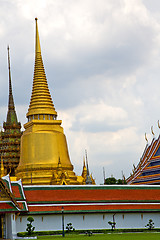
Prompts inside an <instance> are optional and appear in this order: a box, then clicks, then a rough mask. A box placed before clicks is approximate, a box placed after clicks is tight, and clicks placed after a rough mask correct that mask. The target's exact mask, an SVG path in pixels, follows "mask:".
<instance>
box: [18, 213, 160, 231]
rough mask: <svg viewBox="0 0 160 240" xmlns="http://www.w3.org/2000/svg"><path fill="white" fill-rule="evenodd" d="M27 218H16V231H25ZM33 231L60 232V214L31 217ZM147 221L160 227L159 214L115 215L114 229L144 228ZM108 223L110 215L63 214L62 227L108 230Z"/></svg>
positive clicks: (111, 215)
mask: <svg viewBox="0 0 160 240" xmlns="http://www.w3.org/2000/svg"><path fill="white" fill-rule="evenodd" d="M27 217H28V216H18V218H17V220H16V231H17V232H24V231H26V226H27ZM32 217H33V218H34V222H33V224H32V225H33V226H35V231H49V230H62V216H61V215H60V214H54V215H53V214H51V215H32ZM149 219H152V220H153V222H154V223H155V227H160V213H116V214H115V222H116V228H144V227H145V225H146V224H147V223H148V221H149ZM108 221H113V214H111V213H94V214H88V213H86V214H65V216H64V222H65V223H64V226H65V227H66V225H67V223H70V222H71V223H72V225H73V227H74V228H75V229H86V230H87V229H109V228H110V226H109V224H108Z"/></svg>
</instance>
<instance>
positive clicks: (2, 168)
mask: <svg viewBox="0 0 160 240" xmlns="http://www.w3.org/2000/svg"><path fill="white" fill-rule="evenodd" d="M3 176H4V165H3V159H2V156H1V174H0V178H2V177H3Z"/></svg>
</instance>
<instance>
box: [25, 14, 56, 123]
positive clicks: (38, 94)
mask: <svg viewBox="0 0 160 240" xmlns="http://www.w3.org/2000/svg"><path fill="white" fill-rule="evenodd" d="M35 21H36V46H35V65H34V77H33V87H32V96H31V100H30V105H29V109H28V113H27V117H28V120H29V121H30V120H31V119H42V120H43V119H49V120H50V119H51V120H54V119H56V117H57V112H56V111H55V108H54V105H53V102H52V98H51V95H50V92H49V88H48V83H47V79H46V74H45V69H44V66H43V60H42V55H41V47H40V41H39V33H38V24H37V18H35ZM48 116H49V117H48Z"/></svg>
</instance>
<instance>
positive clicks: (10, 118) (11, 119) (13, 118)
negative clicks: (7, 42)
mask: <svg viewBox="0 0 160 240" xmlns="http://www.w3.org/2000/svg"><path fill="white" fill-rule="evenodd" d="M7 50H8V71H9V101H8V112H7V120H6V124H8V125H11V124H13V123H16V124H17V123H18V121H17V115H16V111H15V106H14V100H13V94H12V82H11V68H10V55H9V46H8V47H7Z"/></svg>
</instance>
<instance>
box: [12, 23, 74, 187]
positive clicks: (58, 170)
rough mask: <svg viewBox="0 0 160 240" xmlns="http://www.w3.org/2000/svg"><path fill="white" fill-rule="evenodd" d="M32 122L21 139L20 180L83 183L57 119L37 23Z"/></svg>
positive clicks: (36, 182)
mask: <svg viewBox="0 0 160 240" xmlns="http://www.w3.org/2000/svg"><path fill="white" fill-rule="evenodd" d="M27 118H28V123H26V124H25V125H24V127H25V131H24V133H23V136H22V138H21V156H20V163H19V166H18V168H17V171H16V176H17V178H21V179H22V182H23V184H79V182H78V181H77V177H76V175H75V173H74V172H73V166H72V164H71V162H70V158H69V153H68V147H67V142H66V137H65V135H64V133H63V128H62V127H61V123H62V121H60V120H56V118H57V112H56V111H55V108H54V105H53V102H52V99H51V95H50V92H49V88H48V84H47V80H46V75H45V71H44V66H43V61H42V56H41V48H40V42H39V34H38V26H37V20H36V51H35V68H34V78H33V88H32V96H31V101H30V106H29V109H28V113H27Z"/></svg>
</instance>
